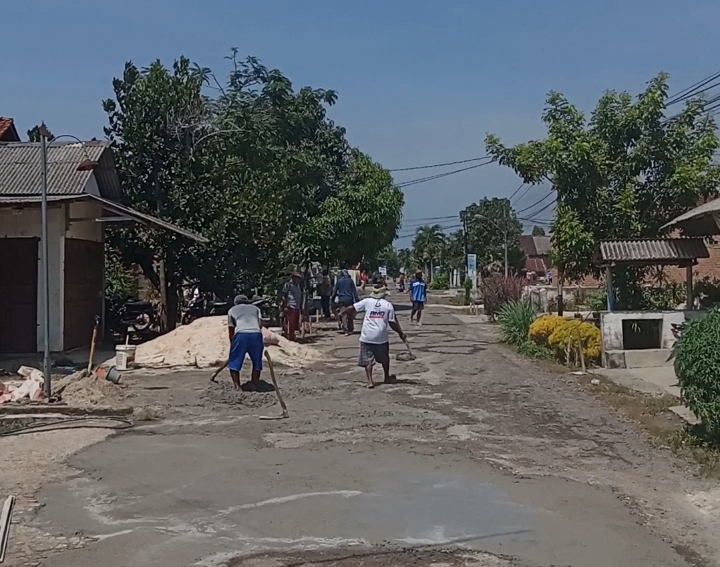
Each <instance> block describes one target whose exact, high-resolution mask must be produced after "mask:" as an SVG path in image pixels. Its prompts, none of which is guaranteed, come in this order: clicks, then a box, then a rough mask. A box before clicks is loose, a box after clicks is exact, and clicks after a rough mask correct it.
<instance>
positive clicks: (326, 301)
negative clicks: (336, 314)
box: [320, 295, 330, 319]
mask: <svg viewBox="0 0 720 567" xmlns="http://www.w3.org/2000/svg"><path fill="white" fill-rule="evenodd" d="M320 307H321V309H322V312H323V317H325V318H326V319H330V296H329V295H321V296H320Z"/></svg>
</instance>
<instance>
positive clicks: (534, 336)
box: [528, 315, 567, 346]
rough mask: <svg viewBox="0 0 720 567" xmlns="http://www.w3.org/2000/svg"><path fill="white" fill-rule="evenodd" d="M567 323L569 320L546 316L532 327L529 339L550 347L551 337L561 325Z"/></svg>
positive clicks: (537, 320) (536, 320)
mask: <svg viewBox="0 0 720 567" xmlns="http://www.w3.org/2000/svg"><path fill="white" fill-rule="evenodd" d="M565 321H567V319H565V317H560V316H559V315H544V316H543V317H540V318H539V319H535V321H533V323H532V325H530V332H529V333H528V337H529V339H530V340H531V341H532V342H534V343H537V344H539V345H543V346H548V340H549V339H550V335H552V334H553V332H554V331H555V329H557V328H558V327H559V326H560V325H563V324H564V323H565Z"/></svg>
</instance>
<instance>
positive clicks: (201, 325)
mask: <svg viewBox="0 0 720 567" xmlns="http://www.w3.org/2000/svg"><path fill="white" fill-rule="evenodd" d="M227 329H228V328H227V317H203V318H201V319H197V320H196V321H193V322H192V323H190V324H189V325H182V326H180V327H178V328H176V329H175V330H174V331H172V332H171V333H168V334H166V335H162V336H161V337H158V338H156V339H154V340H152V341H149V342H147V343H144V344H142V345H139V346H138V348H137V351H136V353H135V364H136V366H141V367H145V368H172V367H182V366H186V367H196V368H208V367H211V366H220V365H222V364H224V363H225V362H226V361H227V358H228V351H229V346H230V345H229V339H228V330H227ZM273 338H274V339H275V340H276V341H278V342H279V344H278V345H270V346H267V347H266V348H267V349H268V351H269V352H270V356H271V357H272V359H273V362H277V363H278V364H284V365H285V366H290V367H292V368H304V367H306V366H309V365H310V364H312V363H313V362H317V361H319V360H321V359H323V358H324V357H323V355H322V353H320V351H318V350H317V349H314V348H312V347H309V346H307V345H301V344H298V343H293V342H290V341H288V340H287V339H284V338H283V337H280V336H278V335H275V336H274V337H273ZM109 363H110V364H112V361H109Z"/></svg>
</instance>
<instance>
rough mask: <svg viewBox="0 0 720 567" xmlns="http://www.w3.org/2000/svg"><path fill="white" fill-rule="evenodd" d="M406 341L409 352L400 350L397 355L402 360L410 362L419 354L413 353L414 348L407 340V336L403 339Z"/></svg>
mask: <svg viewBox="0 0 720 567" xmlns="http://www.w3.org/2000/svg"><path fill="white" fill-rule="evenodd" d="M403 342H404V343H405V346H406V347H407V352H399V353H398V354H397V356H396V357H395V358H396V359H397V360H399V361H400V362H409V361H411V360H415V359H416V358H417V356H415V355H414V354H413V351H412V349H411V348H410V345H409V344H408V342H407V338H406V339H405V340H403Z"/></svg>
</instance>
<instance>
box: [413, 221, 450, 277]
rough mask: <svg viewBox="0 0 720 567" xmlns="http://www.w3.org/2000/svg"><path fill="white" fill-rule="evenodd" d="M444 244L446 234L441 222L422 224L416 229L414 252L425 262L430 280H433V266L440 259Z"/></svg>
mask: <svg viewBox="0 0 720 567" xmlns="http://www.w3.org/2000/svg"><path fill="white" fill-rule="evenodd" d="M444 244H445V235H444V234H443V231H442V227H441V226H440V225H439V224H434V225H427V226H421V227H420V228H418V229H417V231H415V238H414V239H413V242H412V247H413V253H414V255H415V257H416V258H417V259H418V260H420V261H421V262H422V263H423V265H424V267H425V268H426V270H427V272H428V279H429V280H430V281H432V276H433V268H434V266H435V264H436V262H437V261H438V260H439V259H440V255H441V253H442V250H443V246H444Z"/></svg>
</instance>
